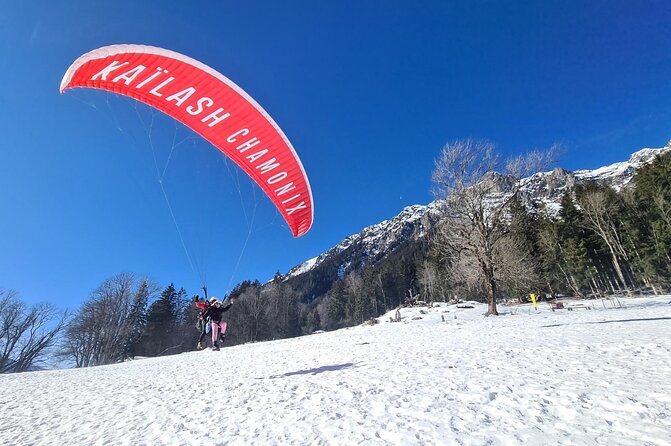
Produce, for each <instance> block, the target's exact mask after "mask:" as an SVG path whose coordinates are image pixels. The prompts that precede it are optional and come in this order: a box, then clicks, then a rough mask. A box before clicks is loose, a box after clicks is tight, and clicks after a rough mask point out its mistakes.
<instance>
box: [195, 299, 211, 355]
mask: <svg viewBox="0 0 671 446" xmlns="http://www.w3.org/2000/svg"><path fill="white" fill-rule="evenodd" d="M193 301H194V303H195V305H196V308H198V309H199V310H200V311H199V312H198V322H197V323H196V328H197V329H199V330H200V337H199V338H198V345H197V346H196V348H197V349H198V350H202V349H204V348H205V344H203V339H205V336H207V335H208V334H209V333H210V331H211V330H212V327H211V325H210V319H209V318H206V317H203V315H204V314H205V312H206V311H207V309H208V308H210V302H209V301H208V300H200V296H195V297H194V298H193Z"/></svg>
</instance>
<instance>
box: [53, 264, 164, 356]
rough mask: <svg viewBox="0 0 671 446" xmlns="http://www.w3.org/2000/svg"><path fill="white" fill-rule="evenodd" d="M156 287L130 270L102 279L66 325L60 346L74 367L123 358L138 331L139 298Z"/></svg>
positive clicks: (155, 289) (153, 291) (142, 298)
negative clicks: (139, 278) (61, 345)
mask: <svg viewBox="0 0 671 446" xmlns="http://www.w3.org/2000/svg"><path fill="white" fill-rule="evenodd" d="M157 290H158V287H157V286H156V285H155V284H153V283H152V282H151V281H150V280H149V279H146V278H143V279H141V280H140V281H139V283H138V281H137V280H136V279H135V276H134V275H133V274H130V273H121V274H118V275H116V276H114V277H111V278H109V279H107V280H105V281H104V282H103V283H102V284H100V286H99V287H98V288H96V289H95V290H94V291H93V293H92V294H91V296H90V297H89V299H88V300H87V301H85V302H84V303H83V304H82V306H81V307H80V309H79V311H78V312H77V314H76V315H75V317H74V319H73V320H72V321H71V322H70V323H69V324H68V325H67V327H66V329H65V339H64V343H63V347H62V349H61V356H62V357H63V358H64V359H69V360H72V361H74V363H75V366H76V367H90V366H94V365H102V364H110V363H114V362H118V361H120V360H122V359H124V355H125V353H126V352H125V350H126V348H127V345H128V342H129V341H132V338H134V337H135V336H136V335H137V334H136V331H137V327H136V322H137V320H136V318H138V317H140V313H139V312H138V311H137V306H138V305H137V304H138V301H139V300H143V301H144V302H146V301H147V298H148V297H149V295H151V294H153V293H155V292H156V291H157Z"/></svg>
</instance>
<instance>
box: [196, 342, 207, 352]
mask: <svg viewBox="0 0 671 446" xmlns="http://www.w3.org/2000/svg"><path fill="white" fill-rule="evenodd" d="M204 348H205V346H204V345H203V343H202V342H198V345H197V346H196V350H202V349H204Z"/></svg>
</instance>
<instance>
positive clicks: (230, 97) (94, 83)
mask: <svg viewBox="0 0 671 446" xmlns="http://www.w3.org/2000/svg"><path fill="white" fill-rule="evenodd" d="M75 87H88V88H98V89H102V90H107V91H111V92H114V93H118V94H121V95H124V96H129V97H132V98H134V99H137V100H139V101H142V102H144V103H146V104H148V105H150V106H152V107H154V108H157V109H159V110H161V111H162V112H164V113H166V114H167V115H169V116H172V117H173V118H175V119H177V120H179V121H180V122H182V123H183V124H184V125H186V126H187V127H189V128H191V129H192V130H193V131H195V132H196V133H198V134H200V135H201V136H202V137H203V138H205V139H206V140H208V141H209V142H210V143H212V144H213V145H214V146H215V147H217V148H218V149H219V150H221V151H222V152H223V153H224V154H226V155H227V156H228V157H229V158H231V159H232V160H233V161H234V162H235V163H236V164H237V165H238V166H240V167H241V168H242V169H243V170H244V171H245V172H246V173H247V174H248V175H249V176H250V177H251V178H252V179H253V180H254V181H255V182H256V183H257V184H258V185H259V186H260V187H261V189H262V190H263V191H264V192H265V193H266V194H267V195H268V197H269V198H270V199H271V200H272V202H273V203H274V204H275V206H277V209H278V210H279V211H280V213H281V214H282V216H283V217H284V219H285V220H286V222H287V224H288V225H289V228H290V229H291V232H292V233H293V235H294V237H299V236H301V235H303V234H305V233H306V232H307V231H308V230H309V229H310V227H311V226H312V221H313V217H314V211H313V204H312V192H311V190H310V183H309V182H308V178H307V176H306V174H305V170H304V169H303V165H302V164H301V161H300V159H299V158H298V155H297V154H296V152H295V150H294V148H293V147H292V145H291V143H290V142H289V139H288V138H287V137H286V136H285V135H284V133H283V132H282V130H281V129H280V128H279V126H278V125H277V124H276V123H275V121H273V119H272V118H271V117H270V116H269V115H268V114H267V113H266V112H265V110H263V108H261V106H260V105H259V104H257V103H256V101H254V99H252V98H251V97H250V96H249V95H248V94H247V93H245V92H244V91H243V90H242V89H241V88H240V87H238V86H237V85H236V84H234V83H233V82H231V81H230V80H229V79H227V78H226V77H225V76H224V75H222V74H221V73H218V72H217V71H215V70H214V69H212V68H210V67H208V66H207V65H204V64H202V63H200V62H198V61H196V60H194V59H191V58H189V57H187V56H184V55H182V54H179V53H176V52H174V51H169V50H165V49H161V48H156V47H151V46H144V45H113V46H106V47H103V48H99V49H97V50H94V51H91V52H89V53H86V54H84V55H83V56H81V57H80V58H79V59H77V60H76V61H75V62H74V63H73V64H72V66H71V67H70V68H69V69H68V70H67V72H66V73H65V76H64V77H63V81H62V82H61V87H60V91H61V93H62V92H64V91H65V90H67V89H69V88H75Z"/></svg>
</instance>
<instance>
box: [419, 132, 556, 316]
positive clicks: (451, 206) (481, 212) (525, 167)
mask: <svg viewBox="0 0 671 446" xmlns="http://www.w3.org/2000/svg"><path fill="white" fill-rule="evenodd" d="M553 150H554V148H553V149H551V150H549V151H547V152H530V153H528V154H527V155H525V156H518V157H515V158H512V159H510V160H508V161H507V162H506V163H505V164H503V166H502V165H501V162H500V160H499V156H498V154H497V153H496V152H495V150H494V144H493V143H491V142H489V141H479V140H473V139H466V140H458V141H454V142H451V143H448V144H446V145H445V146H444V147H443V149H442V150H441V153H440V155H439V157H438V158H437V160H436V163H435V169H434V171H433V175H432V180H433V184H434V195H435V197H436V198H437V199H439V200H442V201H443V203H444V205H445V216H444V220H443V222H442V223H441V225H440V227H439V230H438V231H437V235H436V237H435V239H434V243H435V246H436V247H437V248H438V251H439V252H441V253H442V255H444V256H447V257H449V258H450V260H451V264H452V266H453V268H454V267H460V269H461V271H460V272H461V273H462V274H464V275H466V276H475V277H477V278H478V280H480V281H481V283H482V285H483V287H484V289H485V290H486V293H487V302H488V305H489V308H488V314H491V315H496V314H498V311H497V309H496V300H497V298H498V297H499V284H498V280H497V269H498V270H502V269H503V265H502V264H501V262H502V261H504V260H503V259H502V258H500V256H497V252H500V250H499V245H500V244H501V243H502V241H503V240H505V239H506V237H507V235H508V228H509V216H508V212H509V209H510V204H511V203H512V201H513V200H514V199H515V198H516V197H517V195H518V192H519V189H520V187H521V185H522V181H521V179H522V178H523V177H525V176H528V175H530V174H532V173H535V172H538V171H539V170H541V169H542V168H545V167H546V166H547V165H548V164H549V162H550V159H551V157H552V152H553ZM501 167H502V169H501ZM499 169H500V170H502V171H503V172H502V173H497V171H498V170H499Z"/></svg>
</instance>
